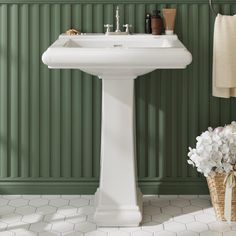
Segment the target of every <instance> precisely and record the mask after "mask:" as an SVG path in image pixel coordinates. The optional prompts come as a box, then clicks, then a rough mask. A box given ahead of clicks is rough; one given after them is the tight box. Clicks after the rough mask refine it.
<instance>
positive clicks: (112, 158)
mask: <svg viewBox="0 0 236 236" xmlns="http://www.w3.org/2000/svg"><path fill="white" fill-rule="evenodd" d="M102 79H103V81H102V82H103V85H102V86H103V88H102V139H101V173H100V186H99V188H98V190H97V192H96V194H95V207H96V210H95V215H94V219H95V221H96V223H97V224H98V225H99V226H138V225H139V223H140V222H141V220H142V194H141V192H140V190H139V189H138V188H137V183H136V151H135V113H134V79H135V78H134V77H127V76H126V77H125V76H122V77H119V78H118V77H117V76H109V77H104V76H103V77H102Z"/></svg>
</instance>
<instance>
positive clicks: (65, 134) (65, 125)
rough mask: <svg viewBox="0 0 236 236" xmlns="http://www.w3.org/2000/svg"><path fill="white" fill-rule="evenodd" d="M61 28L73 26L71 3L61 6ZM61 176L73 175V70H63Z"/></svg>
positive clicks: (63, 30) (65, 28)
mask: <svg viewBox="0 0 236 236" xmlns="http://www.w3.org/2000/svg"><path fill="white" fill-rule="evenodd" d="M61 13H62V16H61V17H62V19H63V20H61V30H62V32H65V31H66V30H67V29H70V28H71V5H70V4H63V5H62V6H61ZM61 75H62V77H61V114H60V116H61V145H60V147H61V176H63V177H66V178H69V177H70V176H71V130H72V126H71V70H61Z"/></svg>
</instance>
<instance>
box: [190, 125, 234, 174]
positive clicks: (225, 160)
mask: <svg viewBox="0 0 236 236" xmlns="http://www.w3.org/2000/svg"><path fill="white" fill-rule="evenodd" d="M196 140H197V143H196V148H191V147H190V148H189V153H188V157H189V160H188V163H189V164H190V165H193V166H195V167H196V168H197V171H199V172H201V173H203V174H204V176H208V175H209V174H214V172H218V173H229V172H230V171H232V169H233V165H235V164H236V122H235V121H233V122H232V123H231V124H230V125H226V126H225V127H217V128H215V129H213V128H211V127H209V128H208V129H207V131H205V132H203V133H202V134H201V135H200V136H198V137H197V138H196Z"/></svg>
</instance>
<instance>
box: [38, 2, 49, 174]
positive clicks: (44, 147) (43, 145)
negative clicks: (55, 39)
mask: <svg viewBox="0 0 236 236" xmlns="http://www.w3.org/2000/svg"><path fill="white" fill-rule="evenodd" d="M40 19H41V21H40V32H41V34H40V53H42V52H44V51H45V50H46V48H47V47H48V45H49V44H50V34H49V33H48V32H50V24H48V22H50V5H49V4H44V5H42V6H41V7H40ZM40 71H41V72H42V76H41V77H42V78H41V79H40V85H39V90H40V108H39V109H40V112H39V114H40V131H39V132H40V133H39V135H40V176H41V177H49V176H50V129H49V128H50V71H49V70H48V69H47V68H46V67H45V66H44V65H43V64H42V63H40Z"/></svg>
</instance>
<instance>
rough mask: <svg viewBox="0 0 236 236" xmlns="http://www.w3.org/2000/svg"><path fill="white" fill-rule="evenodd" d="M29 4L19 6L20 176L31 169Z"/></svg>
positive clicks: (28, 173)
mask: <svg viewBox="0 0 236 236" xmlns="http://www.w3.org/2000/svg"><path fill="white" fill-rule="evenodd" d="M28 45H29V6H28V5H27V4H23V5H21V6H20V7H19V67H18V68H19V82H18V83H19V132H20V134H19V159H20V163H19V165H20V173H19V174H20V176H21V177H24V178H27V177H29V176H30V169H29V167H30V166H29V163H30V162H29V104H30V101H29V100H30V96H29V95H30V94H29V67H28V65H29V46H28Z"/></svg>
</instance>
